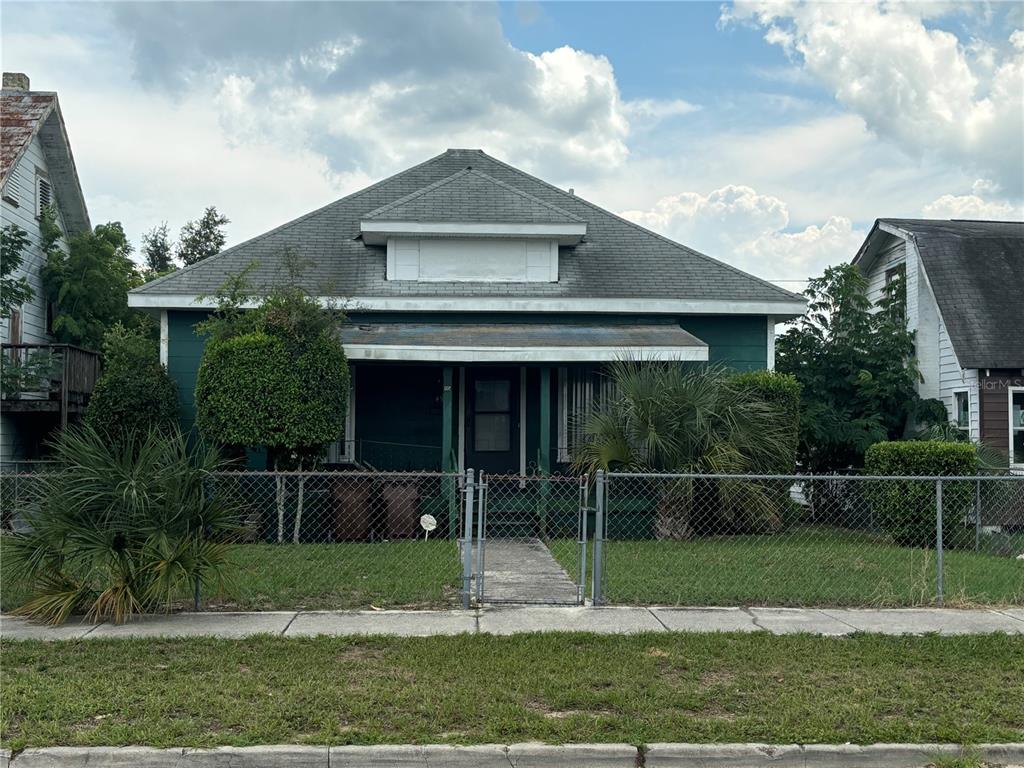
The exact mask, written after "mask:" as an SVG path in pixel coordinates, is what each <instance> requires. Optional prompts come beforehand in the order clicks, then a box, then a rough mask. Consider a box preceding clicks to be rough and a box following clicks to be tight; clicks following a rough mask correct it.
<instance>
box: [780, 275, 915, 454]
mask: <svg viewBox="0 0 1024 768" xmlns="http://www.w3.org/2000/svg"><path fill="white" fill-rule="evenodd" d="M804 295H805V296H806V297H807V299H808V308H807V313H806V314H805V315H804V316H803V317H801V318H800V319H799V320H798V321H797V323H796V325H795V326H794V327H793V328H791V329H790V330H789V331H787V332H786V333H785V334H784V335H783V336H782V337H781V338H780V339H779V340H778V343H777V345H776V369H777V370H778V371H780V372H783V373H790V374H792V375H793V376H795V377H796V378H797V380H798V381H799V382H800V384H801V385H802V387H803V389H802V395H801V415H800V458H801V460H802V462H803V463H804V466H806V467H807V468H808V469H810V470H811V471H814V472H822V471H833V470H837V469H845V468H848V467H859V466H861V465H862V463H863V458H864V451H865V450H867V448H868V446H870V445H872V444H873V443H876V442H879V441H881V440H889V439H898V438H899V437H901V436H902V435H903V434H904V432H905V430H906V427H907V425H908V422H909V421H910V420H912V419H913V417H914V415H915V414H916V413H918V412H919V411H920V410H921V404H922V401H921V399H920V397H919V396H918V394H917V382H918V380H919V379H920V374H919V373H918V369H917V361H916V359H915V357H914V334H913V333H912V332H911V331H908V330H907V327H906V282H905V279H904V277H903V275H902V274H899V275H897V276H896V279H894V280H893V281H892V282H890V283H889V285H888V286H887V287H886V291H885V295H884V297H883V298H882V300H881V301H880V302H879V304H878V306H877V307H875V306H872V304H871V301H870V300H869V299H868V296H867V282H866V280H865V279H864V276H863V275H861V273H860V271H859V270H858V269H857V268H856V267H855V266H853V265H852V264H841V265H839V266H836V267H830V268H829V269H827V270H825V274H824V275H823V276H822V277H819V278H816V279H814V280H811V282H810V284H809V285H808V287H807V289H806V290H805V291H804Z"/></svg>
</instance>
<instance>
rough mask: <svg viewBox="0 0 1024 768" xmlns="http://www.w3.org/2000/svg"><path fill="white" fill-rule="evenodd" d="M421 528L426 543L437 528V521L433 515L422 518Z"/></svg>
mask: <svg viewBox="0 0 1024 768" xmlns="http://www.w3.org/2000/svg"><path fill="white" fill-rule="evenodd" d="M420 528H422V529H423V540H424V541H426V540H427V537H428V536H429V535H430V532H431V531H432V530H434V529H435V528H437V519H436V518H435V517H434V516H433V515H422V516H421V517H420Z"/></svg>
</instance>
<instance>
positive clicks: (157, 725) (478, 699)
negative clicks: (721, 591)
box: [0, 634, 1024, 749]
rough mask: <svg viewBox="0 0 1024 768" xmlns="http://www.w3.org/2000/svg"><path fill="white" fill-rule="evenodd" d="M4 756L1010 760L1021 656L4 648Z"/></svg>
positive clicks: (551, 639)
mask: <svg viewBox="0 0 1024 768" xmlns="http://www.w3.org/2000/svg"><path fill="white" fill-rule="evenodd" d="M2 651H3V658H2V661H3V665H2V681H0V682H2V687H3V711H2V715H0V718H2V719H0V730H2V739H3V742H4V745H5V746H7V747H10V748H13V749H20V748H23V747H26V746H47V745H54V744H63V745H123V744H147V745H154V746H214V745H251V744H276V743H319V744H323V743H332V744H345V743H352V744H378V743H396V742H397V743H402V742H407V743H428V742H443V743H461V744H470V743H487V742H497V743H509V742H516V741H526V740H534V739H536V740H541V741H547V742H568V741H572V742H629V743H633V744H644V743H650V742H658V741H684V742H747V741H758V742H769V743H794V742H796V743H815V742H819V743H820V742H828V743H842V742H847V741H849V742H854V743H872V742H956V743H980V742H1007V741H1021V740H1024V638H1020V637H1010V636H1006V635H987V636H972V637H937V636H928V637H917V638H914V637H880V636H869V635H858V636H852V637H845V638H824V637H812V636H805V635H796V636H785V637H774V636H769V635H764V634H756V635H748V634H710V635H703V634H701V635H697V634H692V635H688V634H672V635H665V634H657V635H653V634H651V635H635V636H596V635H586V634H541V635H520V636H515V637H495V636H488V635H475V636H470V635H461V636H457V637H432V638H382V637H371V638H310V639H282V638H272V637H266V636H264V637H257V638H252V639H247V640H215V639H189V640H174V641H170V640H168V641H153V640H110V641H106V640H92V641H89V642H80V643H74V642H70V643H41V642H10V641H6V642H4V643H3V644H2Z"/></svg>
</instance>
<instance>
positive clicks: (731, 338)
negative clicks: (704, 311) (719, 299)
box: [679, 315, 768, 371]
mask: <svg viewBox="0 0 1024 768" xmlns="http://www.w3.org/2000/svg"><path fill="white" fill-rule="evenodd" d="M679 325H680V326H682V328H683V330H685V331H689V332H690V333H692V334H693V335H694V336H696V337H697V338H698V339H700V340H701V341H703V342H704V343H706V344H707V345H708V347H709V349H708V360H709V362H712V363H723V364H725V365H728V366H730V367H731V368H736V369H737V370H740V371H756V370H762V369H764V368H767V367H768V319H767V318H766V317H765V316H763V315H761V316H758V315H750V316H747V315H731V316H730V315H722V316H719V315H706V316H697V315H694V316H692V317H681V318H680V319H679Z"/></svg>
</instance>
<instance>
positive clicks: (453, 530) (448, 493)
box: [441, 365, 461, 539]
mask: <svg viewBox="0 0 1024 768" xmlns="http://www.w3.org/2000/svg"><path fill="white" fill-rule="evenodd" d="M441 381H442V385H441V469H442V471H444V472H454V471H455V466H454V461H453V457H452V367H451V366H450V365H446V366H445V367H444V372H443V373H442V378H441ZM441 484H442V488H443V493H444V497H445V499H446V500H447V506H448V538H449V539H454V538H456V537H457V536H458V535H459V524H458V521H459V520H460V519H461V514H460V511H461V510H460V505H459V497H460V494H459V490H458V486H457V485H456V484H455V479H454V478H451V477H446V478H444V479H443V480H442V481H441Z"/></svg>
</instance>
